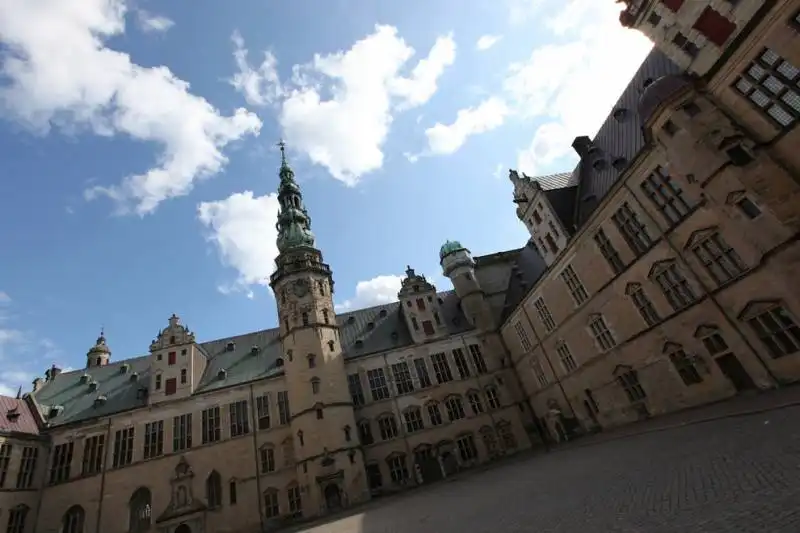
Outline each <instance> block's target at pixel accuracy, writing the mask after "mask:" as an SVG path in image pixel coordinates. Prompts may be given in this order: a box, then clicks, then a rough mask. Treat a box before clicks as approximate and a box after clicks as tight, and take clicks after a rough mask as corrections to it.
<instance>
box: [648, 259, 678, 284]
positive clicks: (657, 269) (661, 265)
mask: <svg viewBox="0 0 800 533" xmlns="http://www.w3.org/2000/svg"><path fill="white" fill-rule="evenodd" d="M675 262H676V261H675V258H674V257H670V258H669V259H662V260H661V261H656V262H655V263H653V266H651V267H650V272H648V273H647V277H648V279H649V278H654V277H655V276H658V275H659V274H661V273H662V272H663V271H664V270H666V269H667V268H669V267H671V266H672V265H674V264H675Z"/></svg>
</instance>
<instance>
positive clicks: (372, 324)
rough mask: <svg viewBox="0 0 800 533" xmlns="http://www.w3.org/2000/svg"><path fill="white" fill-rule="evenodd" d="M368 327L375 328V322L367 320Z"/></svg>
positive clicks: (369, 328)
mask: <svg viewBox="0 0 800 533" xmlns="http://www.w3.org/2000/svg"><path fill="white" fill-rule="evenodd" d="M367 329H368V330H373V329H375V322H367Z"/></svg>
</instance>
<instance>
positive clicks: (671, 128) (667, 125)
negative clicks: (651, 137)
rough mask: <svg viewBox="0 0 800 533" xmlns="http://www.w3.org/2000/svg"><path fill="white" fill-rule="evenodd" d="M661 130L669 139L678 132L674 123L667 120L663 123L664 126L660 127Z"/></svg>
mask: <svg viewBox="0 0 800 533" xmlns="http://www.w3.org/2000/svg"><path fill="white" fill-rule="evenodd" d="M661 129H662V130H664V133H666V134H667V135H669V136H670V137H673V136H674V135H675V134H676V133H678V130H679V128H678V126H676V125H675V123H674V122H672V121H671V120H669V119H667V120H666V121H665V122H664V125H663V126H661Z"/></svg>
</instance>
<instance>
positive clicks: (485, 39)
mask: <svg viewBox="0 0 800 533" xmlns="http://www.w3.org/2000/svg"><path fill="white" fill-rule="evenodd" d="M502 38H503V36H502V35H482V36H481V37H480V39H478V42H477V43H475V48H476V49H478V50H480V51H484V50H488V49H489V48H491V47H492V46H494V45H496V44H497V43H498V42H500V39H502Z"/></svg>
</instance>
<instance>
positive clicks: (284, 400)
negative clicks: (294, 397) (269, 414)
mask: <svg viewBox="0 0 800 533" xmlns="http://www.w3.org/2000/svg"><path fill="white" fill-rule="evenodd" d="M290 413H291V411H289V392H288V391H285V390H282V391H278V423H279V424H280V425H282V426H285V425H286V424H288V423H289V417H290V416H291V414H290Z"/></svg>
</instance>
